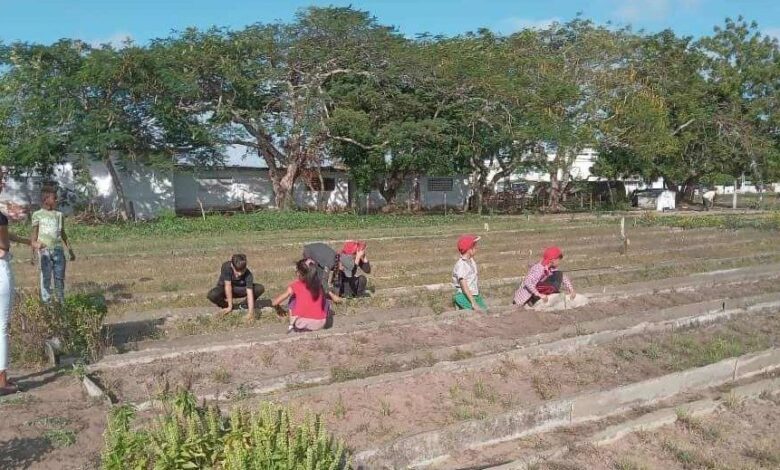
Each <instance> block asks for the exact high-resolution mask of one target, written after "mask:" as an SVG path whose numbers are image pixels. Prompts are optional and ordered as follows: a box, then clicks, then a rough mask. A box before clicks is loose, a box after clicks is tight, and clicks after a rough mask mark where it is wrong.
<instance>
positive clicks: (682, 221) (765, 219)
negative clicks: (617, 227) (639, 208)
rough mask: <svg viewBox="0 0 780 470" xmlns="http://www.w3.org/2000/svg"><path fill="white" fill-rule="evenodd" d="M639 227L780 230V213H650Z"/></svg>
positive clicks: (639, 220) (640, 219) (644, 217)
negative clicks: (662, 214)
mask: <svg viewBox="0 0 780 470" xmlns="http://www.w3.org/2000/svg"><path fill="white" fill-rule="evenodd" d="M637 224H638V225H643V226H666V227H680V228H685V229H694V228H720V229H728V230H737V229H745V228H751V229H758V230H775V231H776V230H780V213H778V212H773V213H772V214H771V215H769V216H761V217H752V216H740V215H706V216H657V215H655V214H652V213H648V214H646V215H645V216H643V217H641V218H639V219H637Z"/></svg>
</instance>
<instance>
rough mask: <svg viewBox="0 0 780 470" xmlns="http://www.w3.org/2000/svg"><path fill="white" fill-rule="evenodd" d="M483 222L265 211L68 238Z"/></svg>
mask: <svg viewBox="0 0 780 470" xmlns="http://www.w3.org/2000/svg"><path fill="white" fill-rule="evenodd" d="M469 221H473V222H475V223H477V222H479V220H478V219H477V218H476V217H472V216H462V215H453V214H450V215H447V216H443V215H441V214H435V215H434V214H432V215H402V214H383V215H358V214H353V213H348V212H344V213H334V214H326V213H320V212H303V211H288V212H273V211H262V212H254V213H247V214H235V215H232V216H226V215H221V214H210V215H207V216H206V218H205V220H204V219H202V218H200V217H197V218H196V217H170V216H166V217H161V218H159V219H156V220H152V221H146V222H121V221H119V222H114V223H106V224H99V225H90V224H81V223H74V222H69V225H68V236H70V237H72V238H73V239H77V240H79V241H82V242H88V241H113V240H126V239H148V238H163V237H178V236H184V235H199V234H213V235H220V234H230V233H245V232H269V231H279V230H301V229H312V230H313V229H320V228H327V229H330V230H360V229H367V228H396V227H440V226H448V225H451V224H453V223H455V222H458V223H464V222H469ZM14 231H15V232H16V233H18V234H19V235H20V236H28V234H29V231H30V226H29V225H14Z"/></svg>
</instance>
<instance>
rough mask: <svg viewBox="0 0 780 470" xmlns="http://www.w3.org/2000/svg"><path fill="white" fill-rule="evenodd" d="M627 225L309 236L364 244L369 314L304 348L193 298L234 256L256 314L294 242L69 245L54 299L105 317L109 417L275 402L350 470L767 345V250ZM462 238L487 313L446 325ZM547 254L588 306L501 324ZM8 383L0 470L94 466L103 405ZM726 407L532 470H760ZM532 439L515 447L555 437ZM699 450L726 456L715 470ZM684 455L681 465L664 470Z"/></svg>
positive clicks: (486, 457)
mask: <svg viewBox="0 0 780 470" xmlns="http://www.w3.org/2000/svg"><path fill="white" fill-rule="evenodd" d="M485 224H488V227H487V230H486V226H485ZM627 225H628V235H629V238H630V241H631V242H630V246H629V250H628V252H627V253H625V254H622V253H621V248H622V243H621V241H620V239H619V237H618V235H617V234H618V230H617V220H616V219H609V218H583V217H576V218H575V217H555V218H553V217H549V218H526V217H518V218H509V217H496V218H485V219H484V220H475V219H468V220H467V221H464V224H463V225H462V226H445V227H429V226H421V227H409V228H392V229H389V228H388V229H381V228H375V229H366V230H360V231H356V232H354V233H345V232H343V231H335V232H333V233H327V236H328V238H329V239H332V240H343V239H345V238H347V237H355V238H358V237H359V238H364V239H367V240H368V242H369V252H368V254H369V259H370V260H371V263H372V266H373V269H374V271H373V274H372V276H370V286H371V289H372V291H373V295H372V296H371V297H370V298H366V299H358V300H351V301H349V302H347V303H346V304H344V305H340V306H338V308H337V315H336V318H335V327H334V328H333V329H331V330H327V331H324V332H318V333H309V334H304V335H287V334H285V330H286V328H285V324H284V323H283V322H280V321H279V320H278V319H277V318H276V317H275V315H272V314H267V313H264V314H263V315H260V317H259V318H258V319H256V320H254V321H253V322H250V323H245V322H243V321H242V320H241V319H240V315H241V314H239V313H236V314H234V315H232V316H230V317H228V318H226V319H215V318H214V316H213V314H214V313H215V312H216V308H212V307H210V306H209V305H208V301H207V300H206V299H205V294H206V292H207V291H208V289H210V288H211V287H212V286H213V285H214V284H215V282H216V279H217V275H218V270H219V265H220V264H221V262H222V261H224V260H226V259H228V257H229V256H230V254H231V253H233V252H245V253H246V254H247V255H248V257H249V265H250V268H251V269H252V271H253V273H254V275H255V279H256V280H258V281H259V282H262V283H263V284H265V285H266V287H267V292H268V294H266V297H268V296H273V295H275V294H276V293H278V292H279V291H281V290H282V289H283V288H284V286H285V285H286V284H287V283H289V282H290V281H292V278H293V267H292V264H293V262H294V261H295V260H296V259H297V257H298V256H299V255H300V253H301V251H302V246H303V244H304V242H307V241H313V240H321V239H322V238H323V237H324V234H323V233H322V231H307V230H296V231H287V232H262V233H258V234H257V235H253V234H246V233H244V234H233V235H226V236H220V237H219V238H217V239H210V238H208V237H206V236H191V237H181V238H179V239H166V238H160V239H155V240H149V241H148V242H144V243H143V244H141V243H136V242H132V243H131V242H91V243H88V244H86V243H85V244H81V245H79V243H78V240H76V241H75V244H76V246H77V247H78V249H79V254H80V258H79V260H78V261H77V262H75V263H72V264H70V265H69V266H68V279H67V281H68V288H69V289H71V290H78V289H85V290H93V291H94V290H99V291H103V292H105V293H106V295H107V297H108V298H109V299H110V300H111V302H110V311H109V318H108V320H107V323H108V324H109V326H108V328H109V331H111V332H113V334H114V344H113V347H112V349H111V350H110V353H109V354H108V355H107V356H106V357H105V358H103V359H102V360H101V361H100V362H98V363H96V364H93V365H91V366H90V367H89V375H90V377H92V378H93V379H94V380H95V381H96V383H98V384H99V385H100V386H101V387H102V388H103V390H104V391H105V392H106V393H107V394H108V396H109V397H110V398H111V399H112V400H113V401H114V402H116V403H123V402H128V403H133V404H136V405H140V410H141V411H140V412H141V413H142V414H144V413H145V414H149V415H151V414H153V412H154V409H155V400H156V398H157V397H159V395H160V394H161V393H164V392H166V391H170V390H175V389H178V388H181V387H185V388H189V389H191V390H192V391H193V392H194V393H195V394H196V395H198V396H199V397H201V398H209V399H213V400H219V401H220V402H222V407H223V409H229V408H230V407H231V406H249V407H251V406H254V404H256V403H257V402H258V401H260V400H273V401H278V402H282V403H289V404H293V405H295V407H296V409H297V410H299V412H300V413H305V412H307V411H314V412H318V413H321V414H322V416H323V418H324V420H325V421H326V423H327V424H328V427H329V429H330V430H331V431H332V432H334V434H336V435H337V436H339V437H341V438H343V439H344V440H345V442H346V443H347V445H348V447H349V448H350V449H351V450H352V451H353V452H354V453H355V455H356V458H357V459H358V460H360V459H361V458H363V457H361V456H364V455H369V454H367V453H366V452H367V451H372V452H373V451H377V452H378V451H379V450H381V449H384V448H388V446H393V445H396V444H397V443H402V442H404V440H405V439H412V438H414V436H416V435H418V434H419V433H435V432H437V431H439V430H446V429H457V428H458V427H459V426H467V425H468V423H479V422H482V421H489V420H490V419H494V418H497V417H500V416H503V414H505V413H512V412H515V411H518V412H519V410H530V409H536V408H538V407H539V406H544V405H545V404H547V403H553V402H555V401H556V400H565V399H567V398H568V397H575V396H580V395H581V394H584V393H591V392H604V391H609V390H612V389H617V388H619V387H621V386H624V385H629V384H632V383H637V382H641V381H643V380H648V379H652V378H660V377H665V376H667V375H669V374H673V373H676V372H681V371H687V370H693V369H696V368H701V367H704V366H707V365H710V364H715V363H718V362H719V361H721V360H725V359H728V358H735V357H742V356H747V355H750V354H758V353H762V352H764V351H772V350H773V348H777V347H778V346H780V344H778V342H780V336H778V332H780V282H778V281H779V280H780V238H779V237H778V236H777V233H776V232H772V231H761V230H753V229H740V230H724V229H716V228H701V229H690V230H683V229H680V228H670V227H663V226H650V227H642V226H639V225H637V226H634V224H633V223H632V222H631V221H629V223H628V224H627ZM462 232H473V233H478V234H479V235H481V236H482V237H483V239H482V241H481V242H480V248H479V252H478V255H477V261H478V263H479V267H480V283H481V290H482V293H483V295H485V296H486V298H487V299H488V302H489V305H490V307H491V309H490V311H489V312H488V314H482V315H474V314H470V313H463V312H461V313H458V312H453V311H452V306H451V295H452V291H451V288H449V287H448V285H447V284H448V283H449V277H450V273H451V269H452V265H453V263H454V262H455V260H456V259H457V256H458V255H457V252H456V250H455V249H454V244H455V240H456V238H457V235H458V234H459V233H462ZM552 243H555V244H557V245H559V246H561V247H562V248H563V250H564V252H565V258H564V262H563V269H564V270H573V271H572V272H571V277H572V281H573V282H574V284H575V286H576V287H577V289H578V292H580V294H581V295H586V296H587V297H588V298H589V299H590V303H589V305H587V306H585V307H582V308H579V309H568V310H565V311H561V312H558V313H551V312H539V311H531V310H517V309H515V308H513V307H512V305H511V296H512V292H513V291H514V289H515V287H516V285H517V283H518V282H519V279H520V277H521V276H522V275H523V274H524V273H525V271H526V270H527V267H528V265H529V263H532V262H535V261H536V259H537V258H538V256H539V252H540V251H541V249H542V248H544V247H545V246H548V245H550V244H552ZM333 244H334V245H335V246H339V245H340V243H338V242H336V241H334V242H333ZM20 251H21V250H20ZM16 259H17V262H16V264H15V274H16V277H17V284H18V285H19V286H20V287H22V288H32V287H33V286H34V285H35V272H34V271H33V269H32V267H31V266H29V264H27V263H26V260H25V253H23V252H22V253H18V254H17V257H16ZM680 325H684V327H680ZM605 332H607V333H609V334H607V335H605V334H603V333H605ZM12 340H13V339H12ZM770 366H771V367H774V365H773V363H772V364H768V365H767V367H770ZM12 367H13V365H12ZM11 375H12V377H15V378H17V380H18V381H19V382H20V383H21V384H22V385H23V386H24V387H25V388H26V389H27V391H26V392H25V393H23V394H20V395H17V396H12V397H7V398H4V399H2V401H0V412H2V413H3V416H4V418H3V420H2V422H0V468H94V467H95V466H97V465H98V462H99V453H100V449H101V447H102V437H101V434H102V431H103V428H104V423H105V414H106V410H107V406H108V405H106V404H105V403H104V402H103V401H101V400H100V399H91V398H89V397H87V395H86V394H85V392H84V390H83V388H82V386H81V384H80V382H79V380H78V378H77V377H76V376H75V374H72V373H70V372H68V371H67V369H63V370H58V371H44V372H43V373H38V372H36V371H22V370H12V374H11ZM705 391H706V390H704V389H702V393H704V392H705ZM693 396H694V395H690V396H688V395H685V398H683V396H682V395H681V396H680V397H679V400H683V401H684V400H686V399H689V398H691V397H693ZM691 399H692V398H691ZM745 403H746V404H745V406H744V407H741V408H734V409H728V410H725V409H724V410H721V411H719V412H718V413H719V414H718V415H716V416H713V417H712V418H710V417H707V418H703V420H704V421H702V423H707V422H708V421H706V420H709V419H717V418H718V417H721V416H722V417H723V419H722V424H723V429H722V431H721V432H720V434H719V436H720V437H719V440H717V441H707V440H706V439H705V438H704V437H701V436H700V435H698V434H696V432H695V431H692V430H691V429H688V428H686V427H685V426H683V425H682V424H678V425H675V426H671V427H668V428H662V429H659V430H658V431H655V432H653V433H652V434H647V435H642V438H643V439H646V440H643V441H641V442H639V441H637V439H639V437H637V436H636V435H632V436H630V437H628V438H626V439H625V440H623V441H619V442H617V443H615V444H612V445H611V446H609V447H602V448H598V449H590V450H589V451H587V452H586V451H583V450H582V449H579V450H578V452H574V453H570V454H566V455H565V456H559V457H560V458H557V459H554V460H550V461H547V462H542V463H541V464H540V465H543V466H542V467H538V468H677V467H679V468H698V467H707V465H705V464H706V462H707V461H706V459H710V460H711V461H712V462H717V463H719V464H720V463H724V465H725V463H728V464H729V465H733V466H730V467H729V466H727V467H724V468H750V466H751V465H752V466H754V467H755V468H762V467H761V465H763V466H764V467H763V468H773V467H772V466H771V465H767V462H768V463H772V459H773V458H776V456H777V455H778V452H780V448H779V447H778V441H777V439H775V438H774V437H773V436H771V435H769V434H770V433H768V429H769V428H768V425H769V423H770V421H769V418H770V417H772V416H774V417H775V418H776V417H777V408H776V404H775V402H774V401H772V400H764V399H760V400H758V399H757V400H751V401H746V402H745ZM648 405H649V404H648ZM642 406H644V405H642ZM642 409H643V408H642ZM636 413H641V409H639V408H638V409H637V411H636ZM740 413H742V414H740ZM750 413H754V415H755V416H758V415H760V414H761V413H764V415H765V416H766V419H763V418H762V419H763V421H757V422H756V426H757V427H756V429H755V430H754V432H752V434H749V436H753V437H752V438H750V439H748V437H747V436H748V435H746V434H745V433H743V432H741V431H740V429H741V428H740V427H739V426H740V425H744V423H748V422H750V418H751V416H754V415H751V414H750ZM609 419H614V420H619V419H621V418H616V417H610V418H609ZM714 422H719V421H714ZM719 423H720V422H719ZM740 423H742V424H740ZM760 423H764V424H760ZM700 424H701V423H700ZM702 426H704V424H702ZM564 429H566V428H564ZM586 430H587V429H585V428H582V427H579V428H578V427H576V426H574V427H572V428H571V430H570V431H569V433H570V434H571V433H574V434H572V435H573V436H574V438H572V439H570V441H568V442H567V444H572V445H574V444H576V441H577V439H576V437H577V436H579V435H585V434H587V433H586V432H585V431H586ZM551 432H552V433H553V434H544V433H542V434H539V433H536V434H534V436H539V437H538V438H539V439H545V438H546V437H545V436H553V435H554V433H555V432H565V431H555V430H553V431H551ZM512 435H514V434H512V432H509V431H507V436H512ZM507 439H509V440H508V441H507V443H505V444H504V446H505V448H504V449H503V450H501V451H500V452H499V451H498V450H496V451H495V452H492V451H491V452H488V451H487V450H484V449H487V448H474V449H473V450H468V449H460V451H461V452H456V451H455V450H453V449H449V448H447V447H446V445H444V444H442V446H444V447H442V448H443V449H444V450H442V451H434V450H430V452H431V455H432V456H434V455H435V456H436V457H437V458H439V459H440V460H439V462H440V463H441V462H445V460H441V459H443V458H444V457H445V456H446V457H448V458H450V459H451V460H449V462H450V463H451V465H449V464H445V466H444V467H439V468H458V467H467V466H476V467H480V466H481V467H485V465H488V466H489V465H497V464H500V463H501V462H504V461H511V460H512V459H516V458H519V455H520V454H519V453H518V449H521V448H523V445H521V444H522V443H526V444H527V442H530V441H528V439H536V437H526V438H523V439H526V440H525V441H517V440H515V439H512V438H509V437H507ZM696 439H699V440H698V441H697V440H696ZM398 445H401V444H398ZM719 446H723V447H724V449H731V450H732V453H736V454H738V455H737V456H735V457H734V459H733V460H724V459H721V458H720V455H721V453H722V452H725V450H722V449H720V447H719ZM477 449H483V450H477ZM690 449H694V450H695V451H696V453H695V455H693V454H692V455H693V457H691V458H692V459H693V458H694V457H695V458H700V460H692V461H691V462H692V463H691V462H681V461H680V458H679V457H680V456H681V455H683V454H684V453H685V452H689V451H690ZM436 452H439V453H438V454H437V453H436ZM442 452H444V454H442ZM690 452H693V451H690ZM690 452H689V453H690ZM445 454H446V455H445ZM377 455H379V454H377ZM651 456H652V458H651ZM366 458H368V457H366ZM396 458H397V460H394V461H393V463H389V464H388V463H376V464H374V463H371V462H373V461H371V460H370V458H369V460H364V461H356V462H355V463H356V464H362V463H364V462H365V464H364V468H400V467H406V466H407V465H411V464H414V463H415V462H416V460H415V459H414V458H411V459H408V458H407V456H402V455H401V453H400V452H399V453H398V455H397V456H396ZM686 458H687V457H686ZM404 459H405V460H404ZM654 459H655V460H654ZM751 459H752V460H751ZM423 460H424V459H422V458H420V461H423ZM377 462H378V461H377ZM702 462H703V463H702ZM544 465H547V467H544ZM556 465H558V466H556ZM567 465H569V466H567ZM621 465H622V466H621ZM631 465H636V466H631ZM641 465H645V466H644V467H642V466H641ZM686 465H687V466H686ZM740 465H741V466H742V467H740ZM675 466H677V467H675Z"/></svg>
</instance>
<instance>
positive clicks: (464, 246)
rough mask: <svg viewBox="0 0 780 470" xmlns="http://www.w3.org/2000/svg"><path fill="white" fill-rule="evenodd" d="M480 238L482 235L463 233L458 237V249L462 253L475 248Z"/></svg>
mask: <svg viewBox="0 0 780 470" xmlns="http://www.w3.org/2000/svg"><path fill="white" fill-rule="evenodd" d="M480 238H482V237H478V236H476V235H461V236H460V238H458V251H460V252H461V253H465V252H467V251H469V250H470V249H472V248H474V245H476V244H477V242H478V241H479V239H480Z"/></svg>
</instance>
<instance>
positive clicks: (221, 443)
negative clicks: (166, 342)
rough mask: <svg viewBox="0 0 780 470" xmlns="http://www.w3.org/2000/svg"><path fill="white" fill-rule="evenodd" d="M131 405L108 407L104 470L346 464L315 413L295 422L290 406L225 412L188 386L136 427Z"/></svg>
mask: <svg viewBox="0 0 780 470" xmlns="http://www.w3.org/2000/svg"><path fill="white" fill-rule="evenodd" d="M134 421H135V416H134V412H133V410H132V408H131V407H129V406H120V407H116V408H114V409H113V410H112V411H111V414H110V416H109V419H108V427H107V429H106V432H105V442H106V444H105V447H104V450H103V454H102V462H103V463H102V466H103V469H104V470H120V469H126V468H182V469H185V468H216V467H218V468H223V469H225V470H239V469H244V468H275V469H280V470H286V469H297V468H331V469H346V468H350V465H349V463H348V461H347V456H346V452H345V450H344V446H343V444H341V443H340V442H337V441H335V440H334V439H333V438H331V437H330V436H329V435H328V433H327V432H326V430H325V429H324V427H323V426H322V424H321V421H320V419H319V417H317V416H314V417H309V418H307V419H305V420H304V421H303V422H301V423H294V422H293V420H292V418H291V412H290V411H289V410H288V409H287V408H281V407H278V406H276V405H272V404H269V403H263V404H262V405H260V407H259V408H257V409H255V410H252V411H248V410H245V409H242V408H240V407H235V408H233V409H232V410H231V412H230V416H229V418H224V417H223V416H222V415H221V414H220V412H219V409H218V408H217V407H216V406H213V405H209V406H207V405H204V406H198V403H197V400H196V399H195V397H194V396H193V395H192V394H190V393H186V392H181V393H179V394H177V395H176V396H175V397H173V398H172V399H169V400H167V401H166V403H165V405H164V411H163V412H161V413H160V415H159V416H158V417H157V419H156V420H155V421H154V422H153V424H151V425H147V426H145V427H140V428H139V427H138V426H137V425H136V424H135V422H134Z"/></svg>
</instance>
